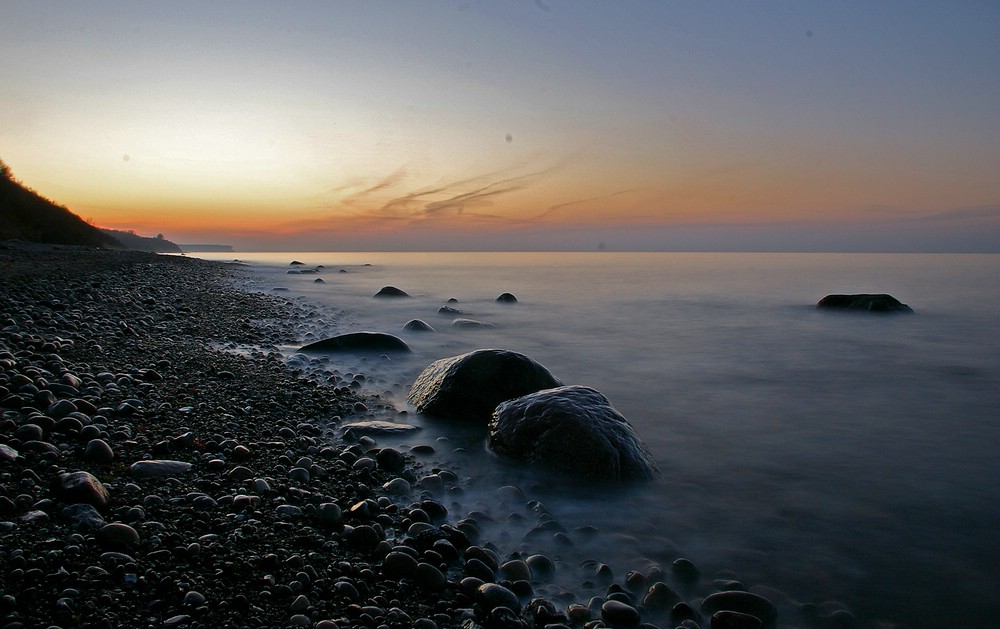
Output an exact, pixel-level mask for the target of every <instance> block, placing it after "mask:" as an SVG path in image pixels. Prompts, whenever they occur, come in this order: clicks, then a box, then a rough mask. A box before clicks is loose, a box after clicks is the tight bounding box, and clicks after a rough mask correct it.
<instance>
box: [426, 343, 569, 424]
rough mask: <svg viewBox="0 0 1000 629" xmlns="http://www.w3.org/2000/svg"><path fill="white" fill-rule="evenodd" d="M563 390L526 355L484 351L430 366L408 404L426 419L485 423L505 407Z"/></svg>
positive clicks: (462, 355) (436, 362)
mask: <svg viewBox="0 0 1000 629" xmlns="http://www.w3.org/2000/svg"><path fill="white" fill-rule="evenodd" d="M561 384H562V383H561V382H559V381H558V380H557V379H556V378H555V377H554V376H553V375H552V374H551V373H549V370H548V369H546V368H545V367H543V366H542V365H540V364H539V363H537V362H535V361H534V360H532V359H531V358H528V357H527V356H525V355H524V354H519V353H517V352H512V351H509V350H503V349H480V350H476V351H474V352H469V353H467V354H461V355H459V356H452V357H450V358H442V359H441V360H436V361H434V362H433V363H431V364H430V365H428V366H427V367H426V368H425V369H424V370H423V371H422V372H421V373H420V375H419V376H417V379H416V380H415V381H414V383H413V386H412V387H410V392H409V394H408V395H407V398H406V399H407V401H408V402H410V403H411V404H413V405H414V406H415V407H416V408H417V411H419V412H421V413H427V414H428V415H436V416H438V417H445V418H450V419H467V420H472V421H482V422H484V423H485V422H487V421H489V418H490V416H491V414H492V413H493V409H495V408H496V407H497V405H498V404H500V403H501V402H504V401H506V400H511V399H514V398H516V397H521V396H522V395H527V394H528V393H534V392H535V391H540V390H542V389H551V388H552V387H558V386H560V385H561Z"/></svg>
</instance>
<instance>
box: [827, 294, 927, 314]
mask: <svg viewBox="0 0 1000 629" xmlns="http://www.w3.org/2000/svg"><path fill="white" fill-rule="evenodd" d="M816 307H817V308H825V309H828V310H858V311H862V312H886V313H892V312H902V313H905V312H913V309H912V308H910V307H909V306H907V305H906V304H904V303H901V302H900V301H899V300H898V299H896V298H895V297H893V296H892V295H886V294H867V293H860V294H857V295H827V296H826V297H824V298H823V299H820V300H819V303H817V304H816Z"/></svg>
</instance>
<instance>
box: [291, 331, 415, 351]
mask: <svg viewBox="0 0 1000 629" xmlns="http://www.w3.org/2000/svg"><path fill="white" fill-rule="evenodd" d="M299 351H300V352H306V353H308V352H404V353H409V352H410V346H409V345H407V344H406V341H404V340H403V339H401V338H399V337H398V336H393V335H392V334H385V333H384V332H351V333H350V334H341V335H339V336H334V337H331V338H328V339H323V340H321V341H316V342H315V343H309V344H308V345H303V346H302V347H300V348H299Z"/></svg>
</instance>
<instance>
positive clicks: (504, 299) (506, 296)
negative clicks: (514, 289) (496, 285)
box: [494, 293, 517, 304]
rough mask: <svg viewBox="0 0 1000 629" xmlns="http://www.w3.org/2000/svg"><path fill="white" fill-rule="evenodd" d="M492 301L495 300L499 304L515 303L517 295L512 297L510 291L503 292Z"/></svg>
mask: <svg viewBox="0 0 1000 629" xmlns="http://www.w3.org/2000/svg"><path fill="white" fill-rule="evenodd" d="M494 301H496V302H497V303H499V304H516V303H517V297H514V295H512V294H510V293H503V294H502V295H500V296H499V297H497V298H496V299H495V300H494Z"/></svg>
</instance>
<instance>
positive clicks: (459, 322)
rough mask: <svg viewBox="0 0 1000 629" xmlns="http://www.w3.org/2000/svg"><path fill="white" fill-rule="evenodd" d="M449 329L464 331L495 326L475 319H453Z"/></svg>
mask: <svg viewBox="0 0 1000 629" xmlns="http://www.w3.org/2000/svg"><path fill="white" fill-rule="evenodd" d="M451 327H453V328H465V329H476V328H495V327H497V326H495V325H493V324H492V323H488V322H486V321H478V320H476V319H455V320H454V321H452V322H451Z"/></svg>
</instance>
